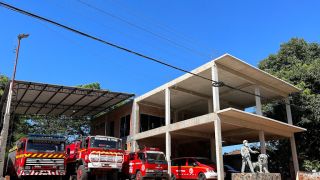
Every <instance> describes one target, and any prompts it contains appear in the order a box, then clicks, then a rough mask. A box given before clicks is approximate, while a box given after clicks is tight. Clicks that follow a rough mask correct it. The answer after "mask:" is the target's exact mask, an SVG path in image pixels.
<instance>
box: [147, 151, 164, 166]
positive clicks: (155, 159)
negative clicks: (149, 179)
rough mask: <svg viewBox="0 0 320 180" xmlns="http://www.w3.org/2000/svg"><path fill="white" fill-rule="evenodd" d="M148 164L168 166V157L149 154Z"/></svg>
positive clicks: (159, 154)
mask: <svg viewBox="0 0 320 180" xmlns="http://www.w3.org/2000/svg"><path fill="white" fill-rule="evenodd" d="M147 161H148V163H150V164H152V163H156V164H166V163H167V162H166V157H165V156H164V154H163V153H147Z"/></svg>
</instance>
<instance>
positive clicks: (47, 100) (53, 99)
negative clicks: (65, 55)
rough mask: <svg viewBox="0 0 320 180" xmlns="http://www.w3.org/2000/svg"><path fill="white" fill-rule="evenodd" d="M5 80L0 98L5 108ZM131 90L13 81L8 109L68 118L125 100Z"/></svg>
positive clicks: (29, 113)
mask: <svg viewBox="0 0 320 180" xmlns="http://www.w3.org/2000/svg"><path fill="white" fill-rule="evenodd" d="M8 91H9V83H8V86H7V88H6V90H5V93H4V95H3V97H2V99H1V102H0V108H2V112H4V109H5V103H6V98H7V94H8ZM133 96H134V94H127V93H121V92H111V91H107V90H97V89H87V88H81V87H71V86H61V85H53V84H43V83H36V82H27V81H14V86H13V94H12V105H11V113H13V114H17V115H31V116H32V115H45V116H54V117H56V116H64V117H69V118H79V117H90V116H96V115H98V114H100V113H102V112H107V111H108V110H110V109H112V108H113V107H114V106H115V105H117V104H119V103H121V102H124V101H126V100H128V99H129V98H131V97H133Z"/></svg>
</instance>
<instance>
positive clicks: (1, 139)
mask: <svg viewBox="0 0 320 180" xmlns="http://www.w3.org/2000/svg"><path fill="white" fill-rule="evenodd" d="M28 36H29V34H19V35H18V47H17V51H16V59H15V62H14V68H13V75H12V79H11V82H10V87H9V93H8V99H7V104H6V111H5V114H4V118H3V125H2V130H1V136H0V150H1V152H0V178H1V177H2V176H3V167H4V157H5V153H6V146H7V139H8V130H9V124H10V109H11V99H12V89H13V83H14V80H15V77H16V70H17V65H18V58H19V50H20V41H21V39H23V38H27V37H28Z"/></svg>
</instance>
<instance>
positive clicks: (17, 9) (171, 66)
mask: <svg viewBox="0 0 320 180" xmlns="http://www.w3.org/2000/svg"><path fill="white" fill-rule="evenodd" d="M0 6H3V7H5V8H7V9H10V10H13V11H16V12H19V13H21V14H24V15H27V16H30V17H33V18H36V19H39V20H41V21H45V22H48V23H50V24H53V25H56V26H59V27H61V28H63V29H66V30H69V31H71V32H73V33H76V34H79V35H82V36H85V37H87V38H90V39H93V40H95V41H98V42H101V43H103V44H106V45H109V46H112V47H114V48H117V49H120V50H123V51H126V52H128V53H130V54H134V55H136V56H139V57H142V58H144V59H148V60H150V61H153V62H156V63H158V64H162V65H164V66H167V67H170V68H172V69H176V70H178V71H181V72H184V73H187V74H191V75H193V76H196V77H199V78H202V79H204V80H207V81H210V82H211V83H212V86H214V87H222V86H225V87H228V88H230V89H234V90H237V91H240V92H243V93H246V94H249V95H252V96H256V97H260V98H263V99H266V100H269V99H268V98H266V97H263V96H261V95H256V94H254V93H252V92H249V91H245V90H242V89H239V88H236V87H233V86H230V85H227V84H225V83H223V82H221V81H219V82H218V81H215V80H212V79H210V78H206V77H204V76H201V75H198V74H195V73H193V72H190V71H188V70H185V69H182V68H180V67H177V66H174V65H171V64H168V63H166V62H163V61H161V60H158V59H155V58H153V57H150V56H147V55H144V54H141V53H139V52H136V51H133V50H130V49H128V48H125V47H122V46H119V45H117V44H114V43H111V42H108V41H105V40H103V39H100V38H98V37H95V36H92V35H90V34H87V33H84V32H82V31H79V30H76V29H74V28H71V27H68V26H65V25H63V24H60V23H58V22H55V21H53V20H50V19H47V18H44V17H41V16H38V15H36V14H33V13H30V12H27V11H24V10H22V9H19V8H17V7H14V6H11V5H9V4H6V3H3V2H0ZM285 104H287V103H285ZM289 105H290V104H289Z"/></svg>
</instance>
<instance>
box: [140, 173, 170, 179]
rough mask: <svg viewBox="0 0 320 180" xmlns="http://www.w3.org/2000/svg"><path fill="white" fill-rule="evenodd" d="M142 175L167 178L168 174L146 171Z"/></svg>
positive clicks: (152, 177)
mask: <svg viewBox="0 0 320 180" xmlns="http://www.w3.org/2000/svg"><path fill="white" fill-rule="evenodd" d="M143 177H144V178H150V179H155V178H161V179H169V174H168V173H166V172H148V173H146V175H145V176H143Z"/></svg>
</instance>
